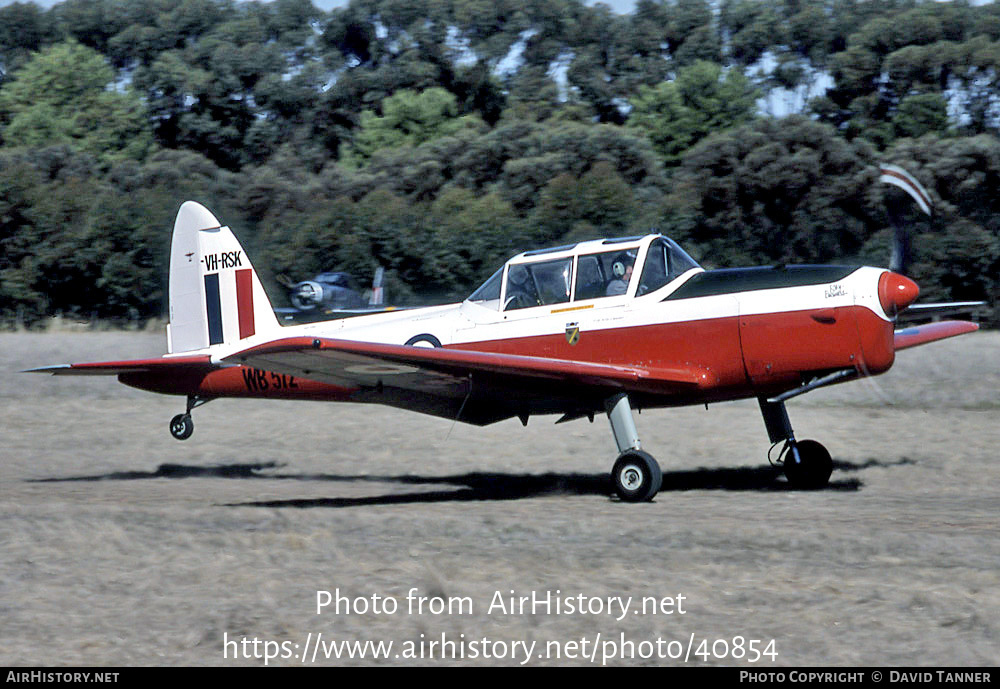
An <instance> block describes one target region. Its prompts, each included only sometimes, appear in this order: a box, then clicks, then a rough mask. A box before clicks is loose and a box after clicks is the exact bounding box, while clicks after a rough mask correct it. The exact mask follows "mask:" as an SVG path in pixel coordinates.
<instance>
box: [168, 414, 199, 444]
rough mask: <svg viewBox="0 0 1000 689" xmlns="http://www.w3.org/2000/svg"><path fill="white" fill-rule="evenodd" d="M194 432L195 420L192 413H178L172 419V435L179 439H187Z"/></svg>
mask: <svg viewBox="0 0 1000 689" xmlns="http://www.w3.org/2000/svg"><path fill="white" fill-rule="evenodd" d="M192 433H194V420H193V419H192V418H191V415H190V414H178V415H177V416H175V417H174V418H172V419H170V435H172V436H174V437H175V438H177V439H178V440H187V439H188V438H190V437H191V434H192Z"/></svg>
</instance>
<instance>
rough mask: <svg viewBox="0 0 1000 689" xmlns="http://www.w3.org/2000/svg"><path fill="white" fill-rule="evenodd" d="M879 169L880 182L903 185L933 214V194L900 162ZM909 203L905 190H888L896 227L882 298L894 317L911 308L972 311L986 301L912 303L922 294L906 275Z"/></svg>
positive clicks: (917, 311)
mask: <svg viewBox="0 0 1000 689" xmlns="http://www.w3.org/2000/svg"><path fill="white" fill-rule="evenodd" d="M879 172H880V175H879V181H880V182H884V183H886V184H891V185H893V186H895V187H898V188H899V189H902V190H903V191H904V192H906V195H907V196H909V197H910V198H911V199H913V201H915V202H916V204H917V206H919V207H920V210H922V211H923V212H924V213H926V214H927V216H928V217H930V216H931V215H932V207H933V206H932V204H931V196H930V194H928V193H927V190H926V189H924V187H923V185H922V184H920V182H918V181H917V180H916V178H915V177H914V176H913V175H911V174H910V173H909V172H907V171H906V170H904V169H903V168H901V167H899V166H898V165H889V164H882V165H881V166H879ZM907 205H908V201H907V199H906V197H905V196H903V194H889V195H888V196H887V198H886V210H887V211H888V213H889V223H890V224H891V225H892V229H893V237H892V253H891V255H890V258H889V270H890V271H892V272H889V273H885V274H884V275H883V276H882V278H881V279H880V280H879V284H878V296H879V301H880V302H881V304H882V307H883V308H884V309H885V312H886V314H888V315H889V316H890V317H891V318H892V319H893V320H894V321H895V320H896V318H897V316H898V315H899V314H900V313H901V312H902V311H903V310H907V311H908V313H907V315H908V316H916V317H920V316H930V315H936V316H937V315H944V314H947V313H954V312H960V311H969V310H970V309H973V308H975V307H977V306H982V305H983V304H985V302H981V301H958V302H942V303H934V304H931V303H928V304H914V303H913V301H914V300H916V298H917V296H918V295H919V294H920V288H919V287H917V284H916V283H915V282H913V280H911V279H909V278H908V277H906V271H907V269H908V268H909V266H910V231H909V227H908V226H907V225H906V223H905V222H904V221H903V217H904V214H905V209H906V206H907Z"/></svg>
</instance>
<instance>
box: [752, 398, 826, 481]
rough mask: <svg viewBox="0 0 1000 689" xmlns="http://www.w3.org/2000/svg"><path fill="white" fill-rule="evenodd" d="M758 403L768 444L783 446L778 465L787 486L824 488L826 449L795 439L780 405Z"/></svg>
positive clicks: (776, 403) (808, 441)
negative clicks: (782, 443) (783, 473)
mask: <svg viewBox="0 0 1000 689" xmlns="http://www.w3.org/2000/svg"><path fill="white" fill-rule="evenodd" d="M758 402H760V411H761V414H762V415H763V416H764V426H766V427H767V435H768V437H769V438H770V439H771V442H772V443H774V444H778V443H780V442H782V441H784V443H785V446H784V448H782V450H781V456H780V460H779V461H780V462H781V465H782V467H783V468H784V471H785V478H787V479H788V483H789V484H790V485H791V486H792V487H793V488H802V489H816V488H823V487H825V486H826V485H827V484H828V483H829V482H830V474H832V473H833V459H832V458H831V457H830V453H829V452H828V451H827V449H826V448H825V447H823V446H822V445H820V444H819V443H818V442H816V441H815V440H796V439H795V435H794V433H793V432H792V424H791V422H790V421H789V420H788V412H787V411H785V403H784V402H768V401H767V400H766V399H765V398H763V397H761V398H758Z"/></svg>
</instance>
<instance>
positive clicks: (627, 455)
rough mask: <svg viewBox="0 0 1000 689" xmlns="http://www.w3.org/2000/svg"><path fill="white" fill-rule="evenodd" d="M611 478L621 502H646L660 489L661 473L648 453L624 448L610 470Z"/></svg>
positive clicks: (658, 466)
mask: <svg viewBox="0 0 1000 689" xmlns="http://www.w3.org/2000/svg"><path fill="white" fill-rule="evenodd" d="M611 480H612V481H613V482H614V484H615V492H616V493H617V494H618V497H619V498H621V500H622V501H623V502H647V501H649V500H652V499H653V496H654V495H656V493H657V491H659V490H660V485H661V484H662V483H663V474H662V472H661V471H660V465H659V464H657V463H656V460H655V459H653V457H652V456H651V455H650V454H648V453H646V452H643V451H642V450H626V451H625V452H623V453H621V454H620V455H619V456H618V461H616V462H615V466H614V469H612V470H611Z"/></svg>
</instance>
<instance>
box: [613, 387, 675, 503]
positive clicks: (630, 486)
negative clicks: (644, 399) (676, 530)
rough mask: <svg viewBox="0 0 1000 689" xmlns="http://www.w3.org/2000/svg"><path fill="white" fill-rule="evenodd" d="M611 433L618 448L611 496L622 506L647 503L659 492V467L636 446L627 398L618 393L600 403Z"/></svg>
mask: <svg viewBox="0 0 1000 689" xmlns="http://www.w3.org/2000/svg"><path fill="white" fill-rule="evenodd" d="M604 408H605V409H606V411H607V413H608V421H610V422H611V432H612V433H613V434H614V436H615V444H617V445H618V452H619V454H618V459H617V460H616V461H615V466H614V468H613V469H612V470H611V481H612V482H613V483H614V486H615V493H617V494H618V497H619V498H620V499H621V500H622V501H623V502H647V501H649V500H652V499H653V496H655V495H656V493H657V492H658V491H659V490H660V485H661V484H662V483H663V473H662V472H661V471H660V465H659V464H657V463H656V460H655V459H653V457H652V456H651V455H650V454H649V453H647V452H643V451H642V449H641V448H640V446H639V434H638V431H637V430H636V428H635V419H633V418H632V407H631V406H630V405H629V401H628V395H626V394H624V393H622V394H619V395H615V396H614V397H611V398H609V399H608V400H606V401H605V402H604Z"/></svg>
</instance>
